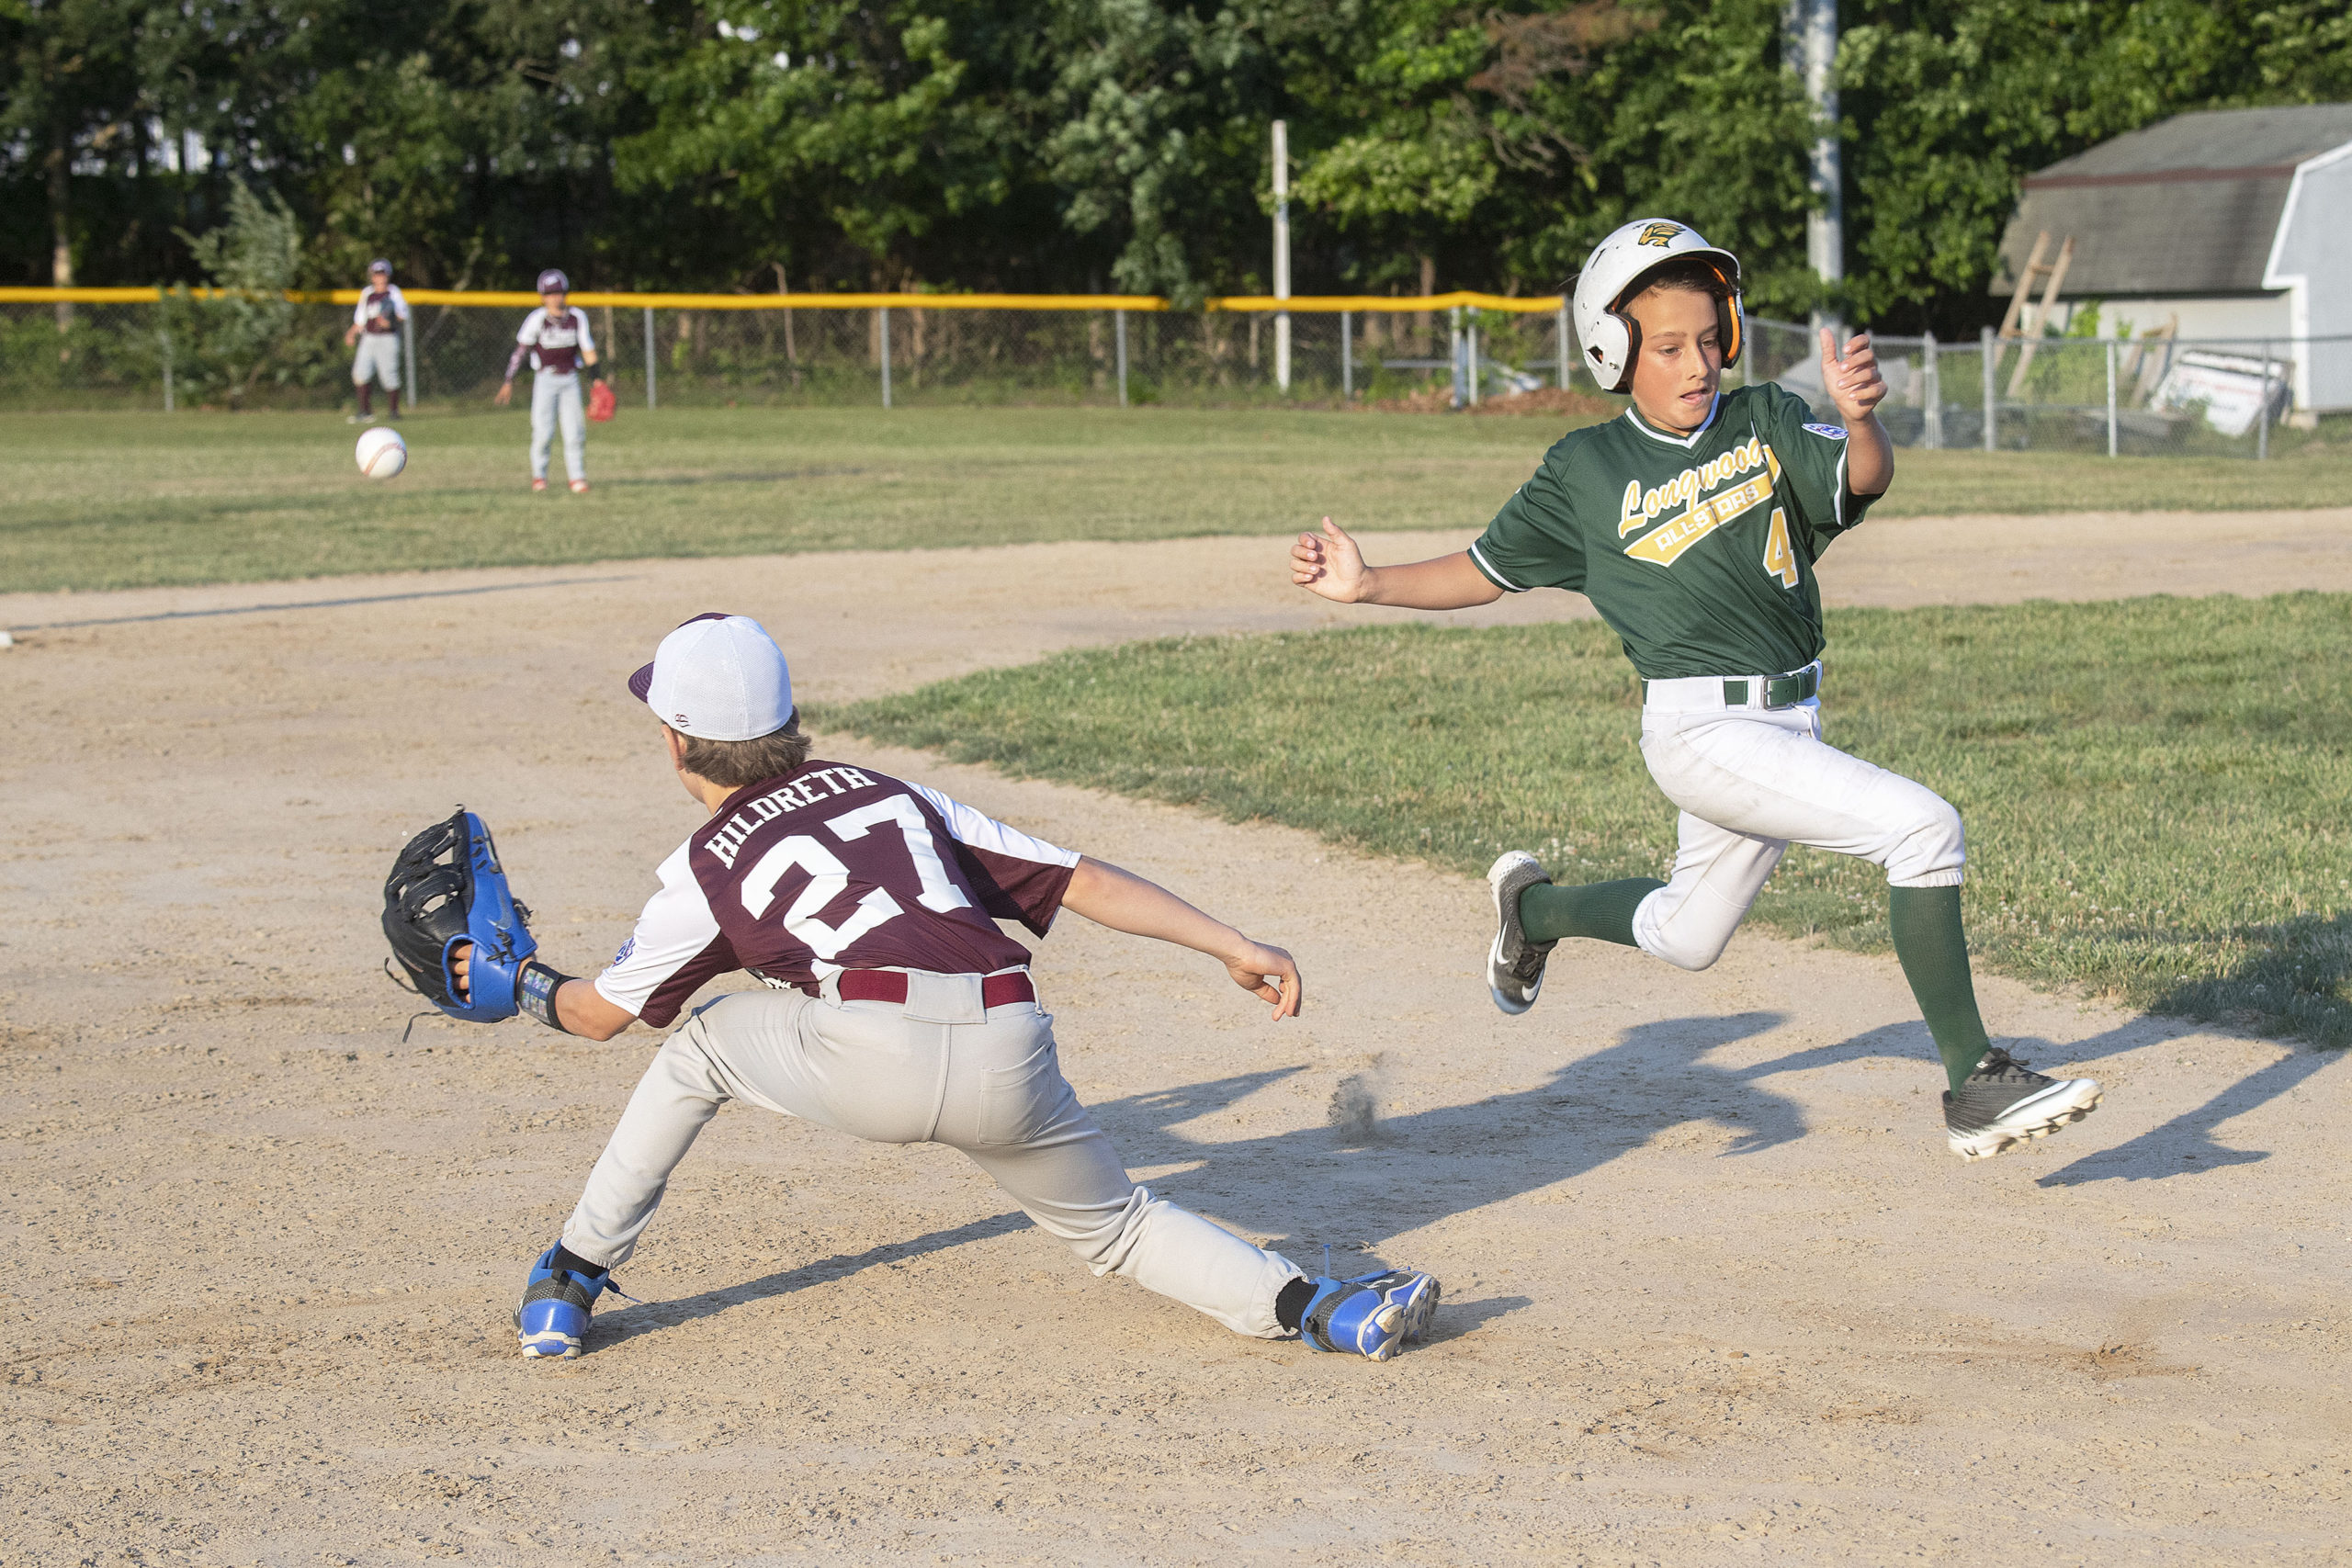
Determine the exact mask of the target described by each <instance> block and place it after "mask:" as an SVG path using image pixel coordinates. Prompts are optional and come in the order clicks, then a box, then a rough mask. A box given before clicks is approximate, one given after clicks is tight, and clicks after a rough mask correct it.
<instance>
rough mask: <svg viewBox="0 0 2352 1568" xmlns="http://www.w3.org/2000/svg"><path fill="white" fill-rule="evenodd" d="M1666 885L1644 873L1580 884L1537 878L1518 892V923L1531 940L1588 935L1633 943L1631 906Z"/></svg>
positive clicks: (1635, 905)
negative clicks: (1559, 883)
mask: <svg viewBox="0 0 2352 1568" xmlns="http://www.w3.org/2000/svg"><path fill="white" fill-rule="evenodd" d="M1663 886H1666V884H1665V883H1663V882H1658V881H1655V880H1653V879H1652V878H1650V877H1646V876H1636V877H1633V878H1630V879H1628V880H1626V881H1624V882H1590V883H1587V884H1586V885H1585V886H1582V887H1555V886H1552V885H1551V884H1550V883H1548V882H1539V883H1537V884H1536V885H1535V886H1532V887H1531V888H1529V889H1528V890H1527V891H1526V892H1524V893H1522V894H1521V895H1520V896H1519V923H1520V927H1521V929H1522V930H1523V931H1526V932H1527V940H1528V941H1530V942H1551V941H1554V940H1555V939H1557V938H1559V937H1564V936H1589V937H1592V938H1595V939H1596V940H1598V941H1600V942H1617V943H1619V944H1621V945H1623V946H1625V947H1632V946H1633V945H1634V908H1636V907H1637V906H1639V905H1640V903H1641V901H1642V900H1643V899H1645V898H1646V897H1649V896H1650V895H1651V894H1653V893H1655V892H1657V890H1658V889H1659V888H1661V887H1663Z"/></svg>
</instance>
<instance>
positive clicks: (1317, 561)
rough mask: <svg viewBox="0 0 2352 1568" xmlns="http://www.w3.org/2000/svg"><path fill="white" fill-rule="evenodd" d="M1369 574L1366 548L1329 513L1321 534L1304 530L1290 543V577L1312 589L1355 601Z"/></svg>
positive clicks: (1332, 597) (1336, 598)
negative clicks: (1293, 543)
mask: <svg viewBox="0 0 2352 1568" xmlns="http://www.w3.org/2000/svg"><path fill="white" fill-rule="evenodd" d="M1367 575H1369V573H1368V572H1367V571H1366V570H1365V567H1364V564H1363V550H1362V549H1360V548H1358V547H1357V546H1356V542H1355V540H1353V539H1351V538H1350V537H1349V536H1348V531H1347V530H1346V529H1345V528H1342V527H1340V525H1338V524H1336V523H1334V522H1332V521H1331V520H1330V519H1329V517H1326V518H1325V519H1323V536H1322V537H1321V538H1319V539H1318V538H1317V537H1316V536H1314V535H1312V534H1301V535H1300V536H1298V543H1296V544H1295V545H1293V546H1292V547H1290V580H1291V581H1293V582H1295V583H1296V584H1297V585H1298V586H1299V587H1301V588H1304V589H1306V591H1307V592H1309V593H1314V594H1318V595H1320V596H1321V597H1323V598H1326V599H1330V600H1334V601H1336V602H1338V603H1339V604H1355V603H1356V602H1357V601H1358V600H1360V599H1362V598H1363V587H1364V579H1365V577H1366V576H1367Z"/></svg>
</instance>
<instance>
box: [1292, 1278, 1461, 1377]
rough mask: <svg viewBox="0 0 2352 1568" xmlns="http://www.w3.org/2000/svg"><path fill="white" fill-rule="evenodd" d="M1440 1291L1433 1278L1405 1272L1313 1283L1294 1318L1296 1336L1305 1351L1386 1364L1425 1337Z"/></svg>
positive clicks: (1434, 1312)
mask: <svg viewBox="0 0 2352 1568" xmlns="http://www.w3.org/2000/svg"><path fill="white" fill-rule="evenodd" d="M1440 1289H1441V1288H1440V1286H1439V1285H1438V1282H1437V1281H1436V1280H1434V1279H1431V1278H1430V1276H1429V1275H1427V1274H1421V1273H1417V1272H1415V1271H1414V1270H1412V1269H1389V1270H1387V1271H1386V1272H1385V1273H1379V1274H1359V1275H1357V1276H1356V1277H1355V1278H1354V1279H1352V1280H1316V1281H1315V1294H1314V1295H1312V1296H1310V1297H1308V1298H1307V1302H1306V1312H1305V1313H1304V1314H1302V1315H1301V1316H1300V1318H1299V1323H1298V1337H1300V1338H1301V1339H1304V1340H1306V1343H1307V1347H1308V1348H1310V1349H1316V1350H1341V1351H1348V1352H1351V1353H1352V1354H1355V1355H1358V1356H1365V1357H1369V1358H1371V1359H1373V1360H1375V1361H1385V1360H1386V1359H1388V1358H1389V1357H1391V1356H1393V1355H1395V1354H1396V1353H1397V1351H1399V1350H1401V1349H1403V1348H1405V1346H1406V1345H1407V1344H1408V1343H1409V1342H1411V1341H1413V1340H1417V1339H1426V1338H1428V1337H1429V1332H1430V1317H1431V1316H1433V1315H1434V1314H1436V1312H1437V1302H1438V1296H1439V1294H1440Z"/></svg>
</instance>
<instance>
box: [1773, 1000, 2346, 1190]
mask: <svg viewBox="0 0 2352 1568" xmlns="http://www.w3.org/2000/svg"><path fill="white" fill-rule="evenodd" d="M2204 1027H2205V1026H2204V1025H2202V1024H2199V1023H2197V1022H2194V1021H2189V1020H2187V1019H2178V1018H2163V1017H2158V1016H2154V1015H2150V1016H2145V1017H2141V1018H2135V1019H2133V1020H2131V1021H2129V1022H2127V1023H2124V1024H2121V1025H2119V1026H2118V1027H2116V1028H2114V1029H2110V1030H2109V1031H2107V1032H2105V1033H2103V1034H2094V1035H2092V1036H2090V1037H2089V1038H2087V1039H2084V1040H2077V1041H2075V1043H2072V1044H2070V1045H2060V1044H2057V1043H2054V1042H2052V1041H2049V1040H2041V1039H2036V1038H2030V1037H2027V1038H2018V1039H2007V1040H2004V1041H2003V1042H2002V1043H2003V1044H2005V1045H2007V1047H2008V1049H2009V1050H2010V1051H2011V1052H2013V1053H2014V1054H2015V1055H2018V1056H2019V1057H2021V1058H2022V1059H2024V1060H2025V1061H2026V1062H2027V1063H2029V1064H2033V1065H2038V1066H2041V1067H2044V1068H2050V1069H2052V1070H2055V1069H2056V1066H2057V1065H2058V1064H2060V1063H2064V1062H2089V1061H2096V1060H2098V1058H2099V1057H2102V1056H2107V1055H2114V1054H2115V1053H2118V1052H2122V1051H2136V1050H2147V1049H2150V1048H2152V1047H2155V1046H2161V1045H2165V1044H2167V1043H2171V1042H2172V1041H2175V1040H2180V1039H2185V1038H2187V1037H2188V1036H2189V1035H2193V1034H2196V1033H2199V1032H2201V1031H2202V1030H2203V1028H2204ZM2343 1055H2344V1053H2343V1052H2341V1051H2328V1050H2318V1049H2314V1048H2312V1047H2310V1046H2304V1047H2301V1048H2300V1049H2298V1050H2297V1051H2296V1052H2295V1054H2294V1055H2291V1056H2282V1057H2280V1058H2279V1059H2278V1061H2276V1062H2273V1063H2271V1064H2270V1065H2269V1066H2267V1067H2258V1068H2256V1070H2255V1071H2253V1072H2251V1073H2248V1074H2247V1075H2246V1076H2245V1077H2242V1078H2240V1079H2238V1080H2237V1081H2236V1082H2235V1083H2233V1084H2229V1085H2227V1086H2225V1087H2224V1088H2223V1089H2222V1091H2221V1092H2220V1093H2218V1094H2216V1095H2214V1096H2213V1098H2212V1099H2211V1100H2207V1101H2206V1102H2205V1103H2204V1104H2202V1105H2200V1106H2199V1107H2197V1109H2195V1110H2194V1111H2182V1112H2181V1113H2180V1114H2179V1115H2177V1116H2176V1117H2174V1118H2172V1120H2170V1121H2168V1122H2161V1123H2159V1124H2158V1125H2156V1126H2154V1127H2151V1128H2149V1129H2148V1130H2147V1131H2146V1132H2144V1133H2141V1134H2137V1135H2136V1136H2133V1137H2131V1138H2129V1139H2126V1140H2125V1141H2124V1142H2122V1143H2120V1144H2116V1145H2112V1146H2109V1147H2106V1148H2094V1149H2092V1150H2090V1151H2089V1152H2088V1153H2086V1154H2084V1155H2082V1156H2079V1157H2077V1158H2076V1159H2075V1160H2074V1161H2072V1162H2071V1163H2070V1164H2067V1165H2065V1166H2063V1167H2061V1168H2058V1169H2056V1170H2053V1171H2051V1172H2049V1173H2048V1174H2047V1175H2044V1176H2040V1177H2036V1178H2035V1179H2034V1181H2035V1185H2037V1186H2041V1187H2080V1186H2082V1185H2083V1184H2085V1183H2086V1182H2091V1181H2118V1180H2120V1181H2154V1180H2162V1179H2165V1178H2166V1177H2174V1176H2195V1175H2197V1174H2198V1173H2199V1172H2200V1171H2207V1170H2221V1169H2223V1168H2226V1167H2229V1166H2233V1165H2253V1164H2255V1163H2256V1162H2257V1161H2261V1160H2266V1159H2268V1158H2269V1157H2270V1152H2269V1151H2268V1150H2267V1149H2233V1148H2231V1147H2229V1146H2228V1145H2225V1144H2222V1143H2220V1142H2217V1141H2216V1140H2215V1137H2214V1134H2215V1132H2216V1130H2217V1129H2219V1128H2220V1126H2221V1125H2222V1122H2228V1121H2230V1120H2232V1119H2233V1118H2235V1117H2239V1116H2243V1115H2245V1114H2246V1112H2248V1111H2253V1110H2255V1109H2256V1108H2257V1107H2259V1106H2261V1105H2264V1104H2267V1103H2268V1102H2269V1101H2270V1100H2276V1099H2278V1097H2279V1096H2280V1095H2282V1094H2286V1093H2289V1092H2290V1091H2291V1090H2293V1089H2297V1088H2299V1087H2301V1085H2302V1083H2303V1082H2304V1080H2306V1079H2307V1078H2309V1077H2311V1076H2312V1074H2313V1073H2316V1072H2318V1071H2319V1070H2320V1069H2321V1068H2323V1067H2324V1066H2328V1065H2329V1064H2330V1063H2332V1062H2335V1061H2337V1060H2339V1059H2340V1058H2341V1057H2342V1056H2343ZM1872 1056H1876V1057H1898V1058H1903V1059H1906V1060H1922V1059H1925V1060H1927V1061H1928V1062H1930V1063H1932V1062H1933V1060H1934V1056H1935V1046H1934V1043H1933V1042H1932V1041H1930V1040H1929V1039H1928V1031H1927V1026H1926V1025H1925V1024H1921V1023H1898V1024H1890V1025H1888V1026H1887V1027H1885V1028H1883V1029H1873V1030H1871V1031H1870V1032H1868V1033H1866V1034H1858V1035H1856V1036H1854V1037H1853V1038H1852V1039H1850V1040H1847V1041H1842V1042H1840V1043H1838V1044H1836V1045H1826V1046H1819V1047H1816V1048H1815V1049H1814V1050H1811V1051H1800V1052H1797V1053H1795V1054H1793V1055H1789V1056H1784V1057H1782V1058H1781V1060H1779V1061H1778V1062H1774V1063H1770V1064H1768V1066H1769V1067H1770V1070H1771V1071H1774V1072H1787V1071H1790V1070H1792V1069H1796V1068H1804V1067H1816V1066H1831V1065H1834V1064H1837V1063H1843V1062H1856V1061H1860V1060H1863V1059H1865V1058H1867V1057H1872ZM2086 1076H2096V1069H2093V1070H2092V1071H2091V1072H2090V1073H2087V1074H2086ZM2102 1118H2106V1120H2102ZM2111 1123H2112V1115H2111V1112H2110V1111H2109V1110H2108V1109H2105V1108H2103V1109H2102V1110H2101V1111H2097V1112H2094V1113H2093V1114H2092V1116H2091V1118H2090V1119H2089V1120H2088V1121H2087V1122H2084V1123H2082V1124H2081V1125H2080V1126H2079V1127H2077V1128H2072V1129H2068V1130H2066V1131H2064V1132H2062V1133H2060V1134H2058V1136H2059V1137H2060V1138H2062V1139H2064V1140H2065V1141H2066V1144H2065V1145H2062V1146H2066V1145H2079V1144H2081V1143H2083V1142H2084V1141H2086V1139H2095V1138H2096V1137H2097V1136H2098V1133H2099V1131H2100V1130H2101V1129H2102V1128H2104V1127H2106V1126H2108V1125H2110V1124H2111Z"/></svg>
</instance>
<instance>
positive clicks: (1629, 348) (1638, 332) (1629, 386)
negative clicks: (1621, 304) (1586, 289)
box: [1608, 310, 1642, 392]
mask: <svg viewBox="0 0 2352 1568" xmlns="http://www.w3.org/2000/svg"><path fill="white" fill-rule="evenodd" d="M1609 319H1610V320H1611V321H1616V322H1618V323H1619V324H1621V325H1622V326H1623V327H1624V329H1625V372H1624V374H1623V375H1622V376H1620V377H1619V378H1617V384H1616V385H1615V386H1613V387H1611V388H1609V389H1608V390H1610V391H1612V392H1630V391H1632V390H1633V389H1634V361H1635V360H1637V359H1639V358H1641V356H1642V323H1641V322H1640V321H1636V320H1635V319H1634V316H1633V315H1632V314H1631V313H1630V312H1628V311H1624V310H1611V311H1610V312H1609Z"/></svg>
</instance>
